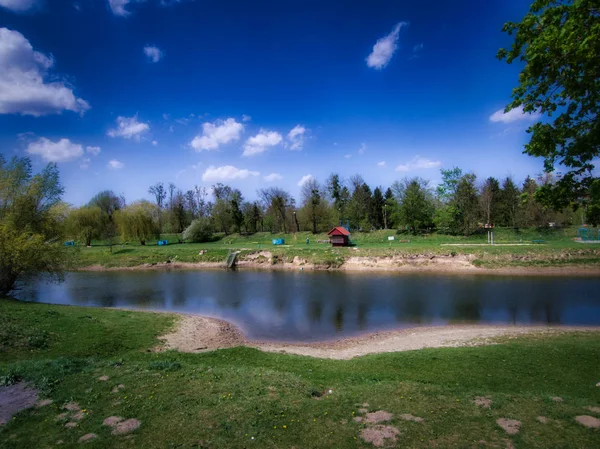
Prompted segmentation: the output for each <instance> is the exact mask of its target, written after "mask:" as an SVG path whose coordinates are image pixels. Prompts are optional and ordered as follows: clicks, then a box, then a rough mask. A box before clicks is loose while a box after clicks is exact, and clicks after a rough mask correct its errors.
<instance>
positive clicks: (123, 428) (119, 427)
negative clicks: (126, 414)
mask: <svg viewBox="0 0 600 449" xmlns="http://www.w3.org/2000/svg"><path fill="white" fill-rule="evenodd" d="M141 425H142V423H141V421H138V420H137V419H135V418H130V419H126V420H125V421H121V422H119V423H117V424H116V425H115V426H114V427H113V431H112V434H113V435H124V434H126V433H129V432H133V431H134V430H135V429H137V428H138V427H140V426H141Z"/></svg>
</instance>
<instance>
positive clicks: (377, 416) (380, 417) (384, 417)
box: [365, 410, 393, 424]
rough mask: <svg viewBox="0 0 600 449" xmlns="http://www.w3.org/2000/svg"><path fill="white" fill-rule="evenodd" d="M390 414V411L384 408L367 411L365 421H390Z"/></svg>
mask: <svg viewBox="0 0 600 449" xmlns="http://www.w3.org/2000/svg"><path fill="white" fill-rule="evenodd" d="M392 416H393V415H392V414H391V413H390V412H386V411H385V410H377V411H376V412H371V413H367V414H366V416H365V422H368V423H371V424H377V423H380V422H386V421H390V420H391V419H392Z"/></svg>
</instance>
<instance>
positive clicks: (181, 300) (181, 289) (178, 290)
mask: <svg viewBox="0 0 600 449" xmlns="http://www.w3.org/2000/svg"><path fill="white" fill-rule="evenodd" d="M185 274H186V273H177V276H174V279H173V282H172V283H171V288H172V290H173V306H174V307H182V306H185V303H186V302H187V298H188V295H187V283H186V281H187V279H186V277H185V276H184V275H185Z"/></svg>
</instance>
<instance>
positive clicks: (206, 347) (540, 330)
mask: <svg viewBox="0 0 600 449" xmlns="http://www.w3.org/2000/svg"><path fill="white" fill-rule="evenodd" d="M155 313H169V314H173V315H175V316H176V317H177V321H176V322H175V324H174V326H173V328H172V329H171V331H170V332H168V333H167V334H165V335H162V336H160V337H159V340H161V341H162V342H163V344H162V345H160V346H157V347H155V348H154V350H155V351H157V352H162V351H165V350H176V351H180V352H186V353H201V352H209V351H215V350H218V349H226V348H233V347H238V346H246V347H250V348H254V349H258V350H260V351H264V352H274V353H283V354H292V355H301V356H308V357H315V358H322V359H333V360H350V359H352V358H355V357H362V356H366V355H372V354H382V353H389V352H404V351H415V350H421V349H427V348H454V347H463V346H483V345H490V344H497V343H498V339H500V338H503V337H504V338H508V339H512V338H516V337H519V336H525V335H535V336H552V335H560V334H563V333H566V332H567V333H568V332H600V326H562V325H558V326H540V325H531V326H527V325H488V324H447V325H442V326H420V327H410V328H399V329H392V330H386V331H379V332H368V333H364V334H360V335H356V336H352V337H344V338H338V339H333V340H326V341H316V342H308V343H306V342H282V341H262V340H253V339H249V338H248V337H247V336H246V335H245V333H244V332H243V331H242V329H240V328H239V327H238V326H237V325H235V324H234V323H232V322H230V321H227V320H223V319H220V318H212V317H207V316H203V315H193V314H186V313H178V312H162V311H156V312H155Z"/></svg>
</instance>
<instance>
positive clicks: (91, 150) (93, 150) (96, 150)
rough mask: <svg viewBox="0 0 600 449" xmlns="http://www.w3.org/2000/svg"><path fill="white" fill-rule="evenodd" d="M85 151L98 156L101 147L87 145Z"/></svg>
mask: <svg viewBox="0 0 600 449" xmlns="http://www.w3.org/2000/svg"><path fill="white" fill-rule="evenodd" d="M85 152H86V153H87V154H91V155H92V156H98V155H99V154H100V147H85Z"/></svg>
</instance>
